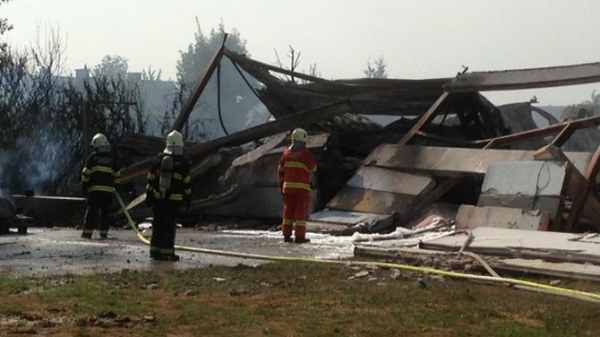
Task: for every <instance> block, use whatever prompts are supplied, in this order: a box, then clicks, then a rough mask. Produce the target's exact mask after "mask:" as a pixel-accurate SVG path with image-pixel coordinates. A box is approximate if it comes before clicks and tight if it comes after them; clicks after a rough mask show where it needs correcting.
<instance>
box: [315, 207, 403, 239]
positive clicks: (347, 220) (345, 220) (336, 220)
mask: <svg viewBox="0 0 600 337" xmlns="http://www.w3.org/2000/svg"><path fill="white" fill-rule="evenodd" d="M392 222H393V219H392V216H391V215H382V214H371V213H360V212H348V211H340V210H330V209H326V210H322V211H319V212H316V213H313V214H311V215H310V218H309V221H308V223H307V230H308V231H312V232H319V233H331V234H337V235H351V234H352V233H354V232H356V231H359V230H360V231H365V230H366V231H369V232H376V231H378V230H380V229H383V228H386V227H388V226H390V225H392Z"/></svg>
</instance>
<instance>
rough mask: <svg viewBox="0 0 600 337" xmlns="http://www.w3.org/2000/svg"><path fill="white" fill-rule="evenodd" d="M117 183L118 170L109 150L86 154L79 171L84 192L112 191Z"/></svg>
mask: <svg viewBox="0 0 600 337" xmlns="http://www.w3.org/2000/svg"><path fill="white" fill-rule="evenodd" d="M118 183H119V172H118V171H117V169H116V163H115V159H114V157H113V156H112V153H110V152H93V153H92V154H90V155H89V156H88V158H87V159H86V161H85V164H84V166H83V169H82V171H81V184H82V187H83V190H84V192H86V193H91V192H105V193H112V192H113V191H114V190H115V185H116V184H118Z"/></svg>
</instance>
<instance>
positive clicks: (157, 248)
mask: <svg viewBox="0 0 600 337" xmlns="http://www.w3.org/2000/svg"><path fill="white" fill-rule="evenodd" d="M179 206H180V203H179V202H176V201H170V200H156V201H155V202H154V205H153V206H152V211H153V213H154V219H153V221H152V239H151V240H150V257H151V258H153V259H165V258H167V259H168V258H169V257H173V256H175V217H176V216H177V210H178V209H179Z"/></svg>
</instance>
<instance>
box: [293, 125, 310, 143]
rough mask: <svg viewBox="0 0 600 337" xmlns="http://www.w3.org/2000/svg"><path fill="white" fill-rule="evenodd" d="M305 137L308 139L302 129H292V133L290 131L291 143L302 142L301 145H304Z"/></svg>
mask: <svg viewBox="0 0 600 337" xmlns="http://www.w3.org/2000/svg"><path fill="white" fill-rule="evenodd" d="M306 137H308V134H307V133H306V130H304V129H300V128H298V129H294V131H292V142H302V143H306Z"/></svg>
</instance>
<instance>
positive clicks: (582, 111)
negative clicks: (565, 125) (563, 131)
mask: <svg viewBox="0 0 600 337" xmlns="http://www.w3.org/2000/svg"><path fill="white" fill-rule="evenodd" d="M597 115H600V93H599V92H597V91H596V90H594V91H592V94H591V95H590V99H588V100H586V101H583V102H581V103H579V104H575V105H569V106H567V107H566V108H565V109H564V110H563V111H562V113H561V116H560V119H561V120H562V121H565V120H572V119H579V118H586V117H593V116H597Z"/></svg>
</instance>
